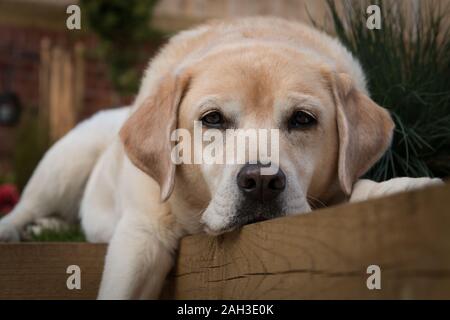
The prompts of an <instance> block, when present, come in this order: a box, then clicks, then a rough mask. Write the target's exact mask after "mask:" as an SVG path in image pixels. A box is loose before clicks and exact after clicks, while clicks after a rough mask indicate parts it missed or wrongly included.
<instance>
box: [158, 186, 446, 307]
mask: <svg viewBox="0 0 450 320" xmlns="http://www.w3.org/2000/svg"><path fill="white" fill-rule="evenodd" d="M449 199H450V186H448V185H447V186H444V187H438V188H431V189H428V190H425V191H416V192H410V193H404V194H399V195H395V196H393V197H390V198H385V199H378V200H374V201H369V202H364V203H357V204H352V205H342V206H337V207H333V208H327V209H324V210H319V211H316V212H314V213H312V214H309V215H302V216H295V217H288V218H280V219H275V220H272V221H268V222H263V223H258V224H253V225H249V226H245V227H243V228H242V229H241V230H240V231H236V232H233V233H230V234H226V235H223V236H220V237H217V238H212V237H207V236H205V235H196V236H191V237H187V238H184V239H183V240H182V241H181V246H180V251H181V254H180V255H179V259H178V262H177V265H176V268H175V269H174V272H173V274H172V276H171V279H170V281H169V284H168V286H167V287H166V291H165V292H164V294H163V297H166V298H176V299H284V298H287V299H318V298H320V299H329V298H333V299H380V298H382V299H412V298H424V299H428V298H441V299H450V209H449V208H450V200H449ZM373 264H375V265H378V266H380V268H381V290H368V288H367V285H366V280H367V278H368V276H369V275H368V274H367V273H366V272H367V267H368V266H369V265H373Z"/></svg>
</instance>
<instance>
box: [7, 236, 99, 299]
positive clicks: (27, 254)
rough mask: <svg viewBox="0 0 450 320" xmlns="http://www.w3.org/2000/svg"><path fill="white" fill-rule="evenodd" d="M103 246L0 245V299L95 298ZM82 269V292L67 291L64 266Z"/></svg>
mask: <svg viewBox="0 0 450 320" xmlns="http://www.w3.org/2000/svg"><path fill="white" fill-rule="evenodd" d="M105 250H106V246H105V245H103V244H90V243H23V244H2V245H0V299H94V298H95V297H96V296H97V291H98V287H99V284H100V279H101V273H102V271H103V262H104V256H105ZM70 265H78V266H79V267H80V269H81V289H80V290H69V289H68V288H67V285H66V282H67V278H68V277H69V276H70V274H67V273H66V271H67V267H68V266H70Z"/></svg>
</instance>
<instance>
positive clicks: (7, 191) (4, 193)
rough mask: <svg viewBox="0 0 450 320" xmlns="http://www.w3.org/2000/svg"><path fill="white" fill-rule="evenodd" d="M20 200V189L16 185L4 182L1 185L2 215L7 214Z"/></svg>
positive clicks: (0, 213) (0, 206) (0, 209)
mask: <svg viewBox="0 0 450 320" xmlns="http://www.w3.org/2000/svg"><path fill="white" fill-rule="evenodd" d="M17 202H19V191H17V188H16V186H15V185H12V184H3V185H1V186H0V215H3V214H7V213H8V212H10V211H11V210H12V209H14V206H15V205H16V204H17Z"/></svg>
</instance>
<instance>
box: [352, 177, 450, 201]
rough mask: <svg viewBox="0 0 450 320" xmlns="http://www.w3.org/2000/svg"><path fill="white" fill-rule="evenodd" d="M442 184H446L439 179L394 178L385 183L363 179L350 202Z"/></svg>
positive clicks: (358, 183) (357, 184)
mask: <svg viewBox="0 0 450 320" xmlns="http://www.w3.org/2000/svg"><path fill="white" fill-rule="evenodd" d="M442 184H444V182H443V181H442V180H441V179H438V178H394V179H391V180H387V181H383V182H374V181H370V180H366V179H361V180H359V181H358V182H357V183H356V184H355V185H354V186H353V192H352V195H351V198H350V202H357V201H364V200H368V199H372V198H379V197H384V196H388V195H391V194H395V193H399V192H406V191H411V190H416V189H422V188H425V187H428V186H435V185H442Z"/></svg>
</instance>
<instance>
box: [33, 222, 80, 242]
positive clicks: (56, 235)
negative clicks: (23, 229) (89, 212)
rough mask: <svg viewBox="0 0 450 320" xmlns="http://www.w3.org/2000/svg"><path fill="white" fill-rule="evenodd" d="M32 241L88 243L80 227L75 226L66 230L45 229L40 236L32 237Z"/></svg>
mask: <svg viewBox="0 0 450 320" xmlns="http://www.w3.org/2000/svg"><path fill="white" fill-rule="evenodd" d="M30 240H31V241H35V242H86V237H85V236H84V233H83V231H82V230H81V228H80V227H79V226H73V227H70V228H67V229H65V230H51V229H45V230H42V232H41V233H40V234H39V235H32V237H31V239H30Z"/></svg>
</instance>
